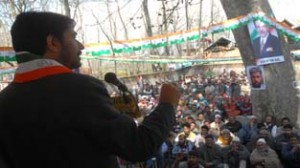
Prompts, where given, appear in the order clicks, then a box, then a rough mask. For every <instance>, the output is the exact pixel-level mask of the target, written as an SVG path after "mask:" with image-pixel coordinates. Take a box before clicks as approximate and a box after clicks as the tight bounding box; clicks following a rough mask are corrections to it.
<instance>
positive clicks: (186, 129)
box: [183, 127, 191, 134]
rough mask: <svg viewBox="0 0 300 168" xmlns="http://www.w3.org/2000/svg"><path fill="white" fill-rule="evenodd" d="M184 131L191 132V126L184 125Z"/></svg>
mask: <svg viewBox="0 0 300 168" xmlns="http://www.w3.org/2000/svg"><path fill="white" fill-rule="evenodd" d="M183 132H184V133H185V134H189V133H190V132H191V128H189V127H183Z"/></svg>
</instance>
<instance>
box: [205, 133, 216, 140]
mask: <svg viewBox="0 0 300 168" xmlns="http://www.w3.org/2000/svg"><path fill="white" fill-rule="evenodd" d="M208 138H211V139H214V136H213V135H211V134H208V135H206V136H205V139H208Z"/></svg>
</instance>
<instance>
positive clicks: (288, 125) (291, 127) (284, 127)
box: [283, 124, 293, 129]
mask: <svg viewBox="0 0 300 168" xmlns="http://www.w3.org/2000/svg"><path fill="white" fill-rule="evenodd" d="M286 128H289V129H293V126H292V125H291V124H287V125H285V126H283V129H286Z"/></svg>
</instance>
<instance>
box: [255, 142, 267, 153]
mask: <svg viewBox="0 0 300 168" xmlns="http://www.w3.org/2000/svg"><path fill="white" fill-rule="evenodd" d="M266 147H267V144H265V143H263V142H257V143H256V149H257V150H258V151H264V150H265V149H266Z"/></svg>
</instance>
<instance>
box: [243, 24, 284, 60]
mask: <svg viewBox="0 0 300 168" xmlns="http://www.w3.org/2000/svg"><path fill="white" fill-rule="evenodd" d="M248 29H249V33H250V38H251V42H252V48H253V51H254V58H255V60H256V65H266V64H273V63H278V62H283V61H284V56H283V54H282V49H281V45H280V41H279V39H278V34H277V31H276V29H274V28H272V27H271V26H269V25H267V24H266V23H265V22H263V21H261V20H256V21H253V22H249V24H248Z"/></svg>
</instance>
